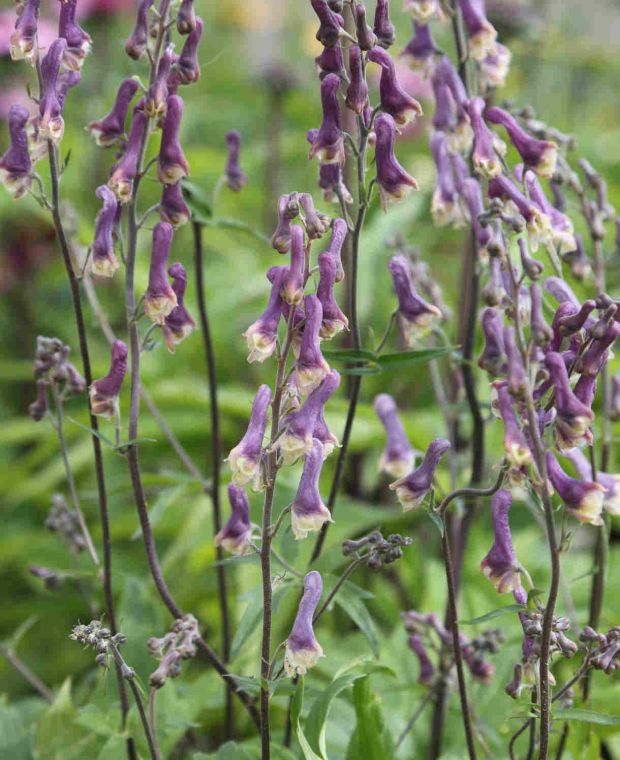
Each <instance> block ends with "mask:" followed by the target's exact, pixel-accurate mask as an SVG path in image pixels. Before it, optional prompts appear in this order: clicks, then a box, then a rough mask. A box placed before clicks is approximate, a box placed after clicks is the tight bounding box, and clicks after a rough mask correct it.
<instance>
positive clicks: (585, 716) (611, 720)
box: [553, 709, 620, 726]
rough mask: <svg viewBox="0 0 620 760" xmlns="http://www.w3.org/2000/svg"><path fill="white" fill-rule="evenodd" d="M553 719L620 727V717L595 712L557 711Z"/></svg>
mask: <svg viewBox="0 0 620 760" xmlns="http://www.w3.org/2000/svg"><path fill="white" fill-rule="evenodd" d="M553 717H554V718H555V719H556V720H578V721H582V722H583V723H596V724H597V725H599V726H620V715H609V714H607V713H598V712H594V711H593V710H580V709H575V710H572V709H571V710H566V709H560V710H555V711H554V713H553Z"/></svg>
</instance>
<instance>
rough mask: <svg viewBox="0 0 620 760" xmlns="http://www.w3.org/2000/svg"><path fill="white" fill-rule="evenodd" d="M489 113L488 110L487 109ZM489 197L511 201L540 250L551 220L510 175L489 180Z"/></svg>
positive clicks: (534, 247) (532, 243)
mask: <svg viewBox="0 0 620 760" xmlns="http://www.w3.org/2000/svg"><path fill="white" fill-rule="evenodd" d="M487 113H488V110H487ZM488 194H489V198H500V199H501V200H503V201H511V202H512V203H513V204H514V206H515V207H516V209H517V211H518V212H519V213H520V214H521V216H522V217H523V218H524V219H525V223H526V225H527V231H528V235H529V239H530V244H531V246H532V250H533V251H536V250H538V245H539V243H540V242H541V241H542V242H544V241H545V240H547V239H548V238H549V235H550V232H551V220H550V219H549V217H548V216H547V214H545V213H544V212H543V211H541V209H540V208H539V207H538V206H537V205H536V204H535V203H533V202H532V201H531V200H530V199H529V198H526V197H525V195H524V194H523V193H522V192H521V191H520V190H519V188H518V187H517V186H516V185H515V184H514V182H512V181H511V180H510V179H508V177H504V176H503V175H500V176H499V177H494V178H493V179H491V180H489V189H488Z"/></svg>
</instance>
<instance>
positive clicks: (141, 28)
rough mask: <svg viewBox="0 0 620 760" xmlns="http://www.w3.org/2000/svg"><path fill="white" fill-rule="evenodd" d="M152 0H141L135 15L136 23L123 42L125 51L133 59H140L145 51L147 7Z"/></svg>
mask: <svg viewBox="0 0 620 760" xmlns="http://www.w3.org/2000/svg"><path fill="white" fill-rule="evenodd" d="M151 5H152V0H141V2H140V5H139V6H138V13H137V16H136V25H135V27H134V29H133V31H132V33H131V34H130V35H129V37H128V38H127V41H126V42H125V52H126V53H127V55H128V56H129V57H130V58H133V59H134V61H138V60H140V58H142V56H143V55H144V54H145V53H146V48H147V43H148V34H149V29H148V26H149V9H150V7H151Z"/></svg>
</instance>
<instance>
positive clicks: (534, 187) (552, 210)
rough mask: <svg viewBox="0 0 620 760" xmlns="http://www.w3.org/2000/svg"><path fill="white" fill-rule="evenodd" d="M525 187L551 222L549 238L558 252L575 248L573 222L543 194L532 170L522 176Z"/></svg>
mask: <svg viewBox="0 0 620 760" xmlns="http://www.w3.org/2000/svg"><path fill="white" fill-rule="evenodd" d="M523 181H524V183H525V186H526V187H527V191H528V195H529V197H530V198H531V199H532V200H533V201H534V202H535V203H537V204H538V206H539V207H540V209H541V210H542V211H543V213H545V214H546V215H547V216H548V217H549V220H550V222H551V239H552V240H553V244H554V245H555V247H556V248H557V250H558V253H565V252H566V251H574V250H575V249H576V248H577V241H576V240H575V230H574V228H573V223H572V222H571V220H570V217H568V216H567V215H566V214H563V213H562V212H561V211H558V209H557V208H556V207H555V206H554V205H553V204H552V203H550V201H549V200H548V199H547V196H546V195H545V192H544V190H543V189H542V187H541V184H540V182H539V180H538V177H537V176H536V174H535V173H534V172H533V171H526V172H525V175H524V177H523Z"/></svg>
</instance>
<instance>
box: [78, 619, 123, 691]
mask: <svg viewBox="0 0 620 760" xmlns="http://www.w3.org/2000/svg"><path fill="white" fill-rule="evenodd" d="M69 638H70V639H71V640H72V641H77V642H78V643H79V644H82V645H83V646H84V647H91V648H92V649H94V650H95V652H97V656H96V657H95V662H96V663H97V665H99V666H100V667H102V668H108V667H109V665H110V657H114V659H116V660H117V661H118V662H119V666H120V668H121V674H122V676H123V678H128V679H131V678H134V676H135V672H134V670H133V668H130V667H129V666H128V665H127V664H126V663H125V662H124V661H123V659H122V657H121V656H120V653H119V650H118V648H119V646H120V645H121V644H124V643H125V641H126V638H125V635H124V634H122V633H115V634H114V635H112V631H111V630H110V629H109V628H106V627H105V626H104V625H103V624H102V622H101V620H91V621H90V623H87V624H86V625H84V624H82V623H79V624H78V625H76V626H74V628H73V630H72V631H71V633H70V634H69Z"/></svg>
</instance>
